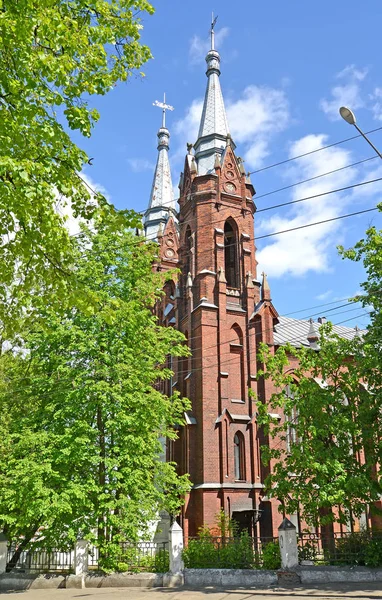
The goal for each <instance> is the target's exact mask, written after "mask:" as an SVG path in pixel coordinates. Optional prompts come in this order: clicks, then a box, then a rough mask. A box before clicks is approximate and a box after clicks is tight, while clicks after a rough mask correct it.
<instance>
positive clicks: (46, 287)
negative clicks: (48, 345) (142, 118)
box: [0, 0, 153, 339]
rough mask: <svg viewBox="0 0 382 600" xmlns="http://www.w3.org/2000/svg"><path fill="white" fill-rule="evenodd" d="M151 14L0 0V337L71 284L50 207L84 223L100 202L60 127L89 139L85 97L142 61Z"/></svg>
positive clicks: (86, 4) (138, 3) (60, 220)
mask: <svg viewBox="0 0 382 600" xmlns="http://www.w3.org/2000/svg"><path fill="white" fill-rule="evenodd" d="M152 12H153V8H152V6H151V5H150V4H149V3H148V2H147V1H146V0H37V1H36V0H0V60H1V66H2V68H1V72H0V235H1V240H2V244H1V245H0V322H1V324H2V329H3V331H2V332H1V333H2V334H3V335H2V337H3V339H11V338H12V336H13V334H14V333H15V331H17V330H19V329H20V328H21V326H20V323H19V319H20V318H22V319H23V321H24V320H25V317H26V316H27V314H28V309H29V308H30V305H31V303H33V301H35V300H37V299H38V297H39V294H40V295H41V293H42V292H43V291H48V292H49V291H52V290H53V291H55V292H56V293H57V295H58V296H61V299H62V300H63V299H64V298H65V297H67V295H68V292H70V291H71V289H72V288H71V283H70V284H68V279H69V281H70V273H71V266H72V246H71V243H70V240H69V236H68V232H67V230H66V228H65V227H64V221H65V217H63V216H62V214H61V215H60V214H59V212H58V211H57V210H56V205H57V203H58V202H59V201H60V199H61V201H62V202H63V203H65V202H66V203H69V204H70V206H71V209H72V210H73V212H74V215H75V216H77V217H82V218H84V219H89V218H91V217H92V216H93V213H94V210H95V204H98V205H100V204H101V205H105V201H104V199H103V198H102V197H101V195H99V196H98V198H97V203H94V202H93V201H92V200H91V197H90V194H89V189H88V188H87V186H86V185H85V184H84V181H83V180H82V179H81V176H80V175H79V173H81V170H82V168H83V166H84V165H85V164H86V163H87V161H88V157H87V156H86V154H85V152H83V151H82V150H81V149H80V148H79V147H77V145H76V144H75V143H74V142H73V141H72V140H71V138H70V136H69V133H68V131H67V129H68V128H70V129H72V130H78V131H79V132H80V133H81V134H82V135H84V136H90V133H91V130H92V127H93V126H94V124H95V123H96V121H97V120H98V118H99V114H98V113H97V111H96V110H95V109H94V108H92V107H91V106H90V105H89V98H90V97H91V96H92V95H95V94H101V95H103V94H106V93H107V92H108V91H109V90H111V89H112V88H113V87H114V86H115V85H116V84H117V82H119V81H125V80H126V79H127V78H128V77H129V76H130V75H131V74H132V73H133V72H134V70H136V69H139V68H140V67H141V65H142V64H143V63H144V62H146V61H147V60H148V59H149V58H150V51H149V49H148V48H147V47H146V46H143V45H141V43H140V29H141V24H140V20H139V16H140V13H148V14H150V13H152ZM63 198H64V199H65V202H64V201H63V200H62V199H63ZM110 210H111V208H110ZM36 290H38V294H33V293H31V292H33V291H36Z"/></svg>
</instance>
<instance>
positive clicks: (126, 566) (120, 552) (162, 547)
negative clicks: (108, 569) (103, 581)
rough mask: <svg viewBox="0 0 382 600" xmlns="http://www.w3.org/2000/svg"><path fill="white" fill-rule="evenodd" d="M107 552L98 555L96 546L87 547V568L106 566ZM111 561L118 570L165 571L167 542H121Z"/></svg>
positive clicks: (166, 565) (167, 564)
mask: <svg viewBox="0 0 382 600" xmlns="http://www.w3.org/2000/svg"><path fill="white" fill-rule="evenodd" d="M109 558H110V557H109V555H108V553H105V555H104V556H101V557H100V552H99V549H98V548H94V547H93V548H90V549H89V562H88V564H89V570H101V569H102V568H103V567H104V566H107V564H108V559H109ZM112 558H113V562H114V564H115V563H117V564H118V570H119V571H130V572H133V573H141V572H149V573H167V571H168V570H169V560H170V559H169V543H168V542H135V543H134V542H121V543H120V544H119V546H118V548H117V550H115V551H114V553H113V557H112Z"/></svg>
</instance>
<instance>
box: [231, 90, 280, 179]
mask: <svg viewBox="0 0 382 600" xmlns="http://www.w3.org/2000/svg"><path fill="white" fill-rule="evenodd" d="M227 116H228V123H229V126H230V130H231V133H232V137H233V139H234V141H235V142H237V143H240V144H243V146H244V159H245V161H246V163H247V167H249V168H259V167H261V166H262V164H263V160H264V158H266V156H268V154H269V150H268V146H269V142H270V141H271V139H270V138H271V135H273V134H275V133H278V132H280V131H283V130H284V129H286V128H287V126H288V123H289V121H290V111H289V103H288V99H287V97H286V94H285V92H284V90H279V89H275V88H271V87H268V86H256V85H250V86H248V87H247V88H245V90H244V91H243V93H242V96H241V98H239V99H238V100H236V101H233V102H230V103H229V104H228V105H227Z"/></svg>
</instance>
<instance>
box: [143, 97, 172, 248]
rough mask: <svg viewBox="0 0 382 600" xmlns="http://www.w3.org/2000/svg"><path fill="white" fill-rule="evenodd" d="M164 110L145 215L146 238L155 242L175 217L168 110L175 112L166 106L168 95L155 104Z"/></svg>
mask: <svg viewBox="0 0 382 600" xmlns="http://www.w3.org/2000/svg"><path fill="white" fill-rule="evenodd" d="M153 105H154V106H158V107H159V108H161V109H162V127H160V129H159V130H158V133H157V136H158V158H157V164H156V167H155V172H154V179H153V185H152V188H151V194H150V202H149V207H148V209H147V211H146V213H145V219H144V221H145V223H144V225H145V232H146V237H147V238H149V239H151V240H155V239H156V238H157V237H158V230H159V229H160V227H162V226H163V225H165V224H166V223H167V221H168V219H169V217H170V216H175V214H176V208H175V199H174V191H173V188H172V179H171V170H170V161H169V158H168V151H169V147H170V146H169V140H170V132H169V130H168V129H167V127H166V110H174V108H173V107H172V106H170V105H169V104H166V95H165V94H164V96H163V102H158V100H156V101H155V102H154V103H153Z"/></svg>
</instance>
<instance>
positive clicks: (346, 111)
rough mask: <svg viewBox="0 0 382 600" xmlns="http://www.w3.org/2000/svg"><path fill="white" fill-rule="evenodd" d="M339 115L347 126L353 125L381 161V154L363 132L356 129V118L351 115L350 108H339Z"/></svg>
mask: <svg viewBox="0 0 382 600" xmlns="http://www.w3.org/2000/svg"><path fill="white" fill-rule="evenodd" d="M340 115H341V117H342V118H343V119H344V121H346V123H349V125H354V127H355V128H356V130H357V131H358V132H359V133H360V134H361V135H362V137H363V138H365V140H366V141H367V143H368V144H370V146H371V147H372V148H373V150H374V152H376V153H377V154H378V156H379V158H381V159H382V154H381V153H380V151H379V150H377V148H376V147H375V146H374V144H372V143H371V141H370V140H369V138H368V137H367V136H366V135H365V134H364V132H363V131H362V129H360V128H359V127H358V125H357V122H356V118H355V114H354V113H353V111H352V110H350V108H347V107H346V106H341V108H340Z"/></svg>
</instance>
